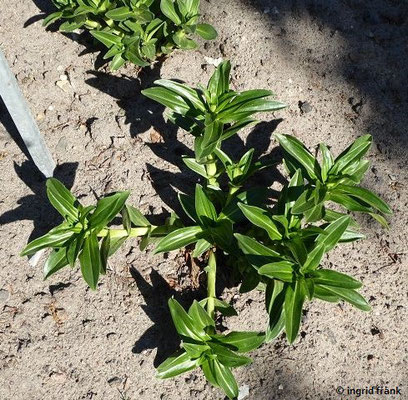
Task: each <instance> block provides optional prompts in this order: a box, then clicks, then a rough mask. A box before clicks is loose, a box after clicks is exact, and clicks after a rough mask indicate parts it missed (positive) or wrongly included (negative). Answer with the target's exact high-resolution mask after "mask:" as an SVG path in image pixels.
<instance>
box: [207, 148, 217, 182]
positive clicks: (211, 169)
mask: <svg viewBox="0 0 408 400" xmlns="http://www.w3.org/2000/svg"><path fill="white" fill-rule="evenodd" d="M208 161H210V162H209V163H208V164H206V171H207V179H208V183H209V184H210V185H213V186H218V182H217V178H216V177H215V175H216V173H217V163H216V162H215V161H214V156H213V155H210V156H208Z"/></svg>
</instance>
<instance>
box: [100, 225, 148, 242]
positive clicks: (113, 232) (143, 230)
mask: <svg viewBox="0 0 408 400" xmlns="http://www.w3.org/2000/svg"><path fill="white" fill-rule="evenodd" d="M152 228H154V227H144V226H143V227H140V228H132V229H131V230H130V233H128V232H127V230H126V229H102V230H101V231H100V232H99V233H98V236H99V237H104V236H106V235H107V234H108V232H110V236H111V239H114V238H115V239H117V238H123V237H138V236H144V235H146V234H147V233H148V232H149V229H152Z"/></svg>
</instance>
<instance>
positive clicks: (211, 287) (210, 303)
mask: <svg viewBox="0 0 408 400" xmlns="http://www.w3.org/2000/svg"><path fill="white" fill-rule="evenodd" d="M206 271H207V298H208V299H207V312H208V314H209V315H210V317H211V318H212V319H214V316H215V304H214V299H215V297H216V293H215V280H216V275H217V261H216V258H215V253H214V250H210V257H209V259H208V266H207V268H206Z"/></svg>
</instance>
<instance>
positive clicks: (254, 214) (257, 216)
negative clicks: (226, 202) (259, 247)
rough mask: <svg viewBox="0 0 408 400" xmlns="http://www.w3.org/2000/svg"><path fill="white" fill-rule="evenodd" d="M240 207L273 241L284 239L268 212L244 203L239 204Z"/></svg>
mask: <svg viewBox="0 0 408 400" xmlns="http://www.w3.org/2000/svg"><path fill="white" fill-rule="evenodd" d="M238 207H239V208H240V209H241V211H242V212H243V213H244V215H245V216H246V217H247V218H248V219H249V220H250V221H251V222H252V223H253V224H254V225H256V226H259V227H260V228H262V229H265V230H266V232H267V233H268V235H269V237H270V238H271V239H272V240H279V239H282V235H281V234H280V232H279V230H278V228H277V226H276V224H275V223H274V222H273V221H272V219H271V218H270V217H269V216H268V213H267V211H266V210H263V209H262V208H259V207H255V206H249V205H246V204H243V203H239V204H238Z"/></svg>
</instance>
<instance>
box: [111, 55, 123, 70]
mask: <svg viewBox="0 0 408 400" xmlns="http://www.w3.org/2000/svg"><path fill="white" fill-rule="evenodd" d="M125 62H126V60H125V59H124V58H123V57H122V54H116V55H115V57H113V59H112V61H111V63H110V69H111V70H112V71H117V70H118V69H119V68H120V67H121V66H122V65H124V64H125Z"/></svg>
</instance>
